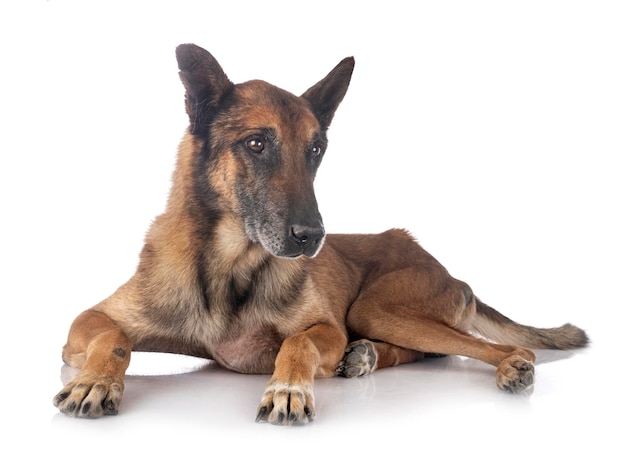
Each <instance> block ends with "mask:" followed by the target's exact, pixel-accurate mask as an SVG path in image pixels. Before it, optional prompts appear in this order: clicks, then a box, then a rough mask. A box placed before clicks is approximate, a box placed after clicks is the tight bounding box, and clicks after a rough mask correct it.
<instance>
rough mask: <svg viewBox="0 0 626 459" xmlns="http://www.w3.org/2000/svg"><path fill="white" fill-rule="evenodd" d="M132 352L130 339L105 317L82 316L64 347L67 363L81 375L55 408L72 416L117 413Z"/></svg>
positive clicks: (87, 313)
mask: <svg viewBox="0 0 626 459" xmlns="http://www.w3.org/2000/svg"><path fill="white" fill-rule="evenodd" d="M131 350H132V344H131V341H130V339H129V338H128V337H127V336H126V334H125V333H124V332H123V331H122V330H121V329H120V328H119V327H118V326H117V325H115V324H114V323H113V321H112V320H111V319H110V318H109V317H108V316H107V315H106V314H104V313H102V312H98V311H93V310H87V311H85V312H83V313H82V314H80V315H79V316H78V317H77V318H76V320H74V323H73V324H72V327H71V328H70V333H69V337H68V340H67V344H66V345H65V347H64V348H63V360H64V361H65V363H67V364H68V365H71V366H73V367H77V368H80V372H79V373H78V374H77V375H76V376H75V377H74V378H73V379H72V380H71V381H70V382H69V383H68V384H67V385H66V386H65V387H64V388H63V390H62V391H61V392H59V393H58V394H57V395H56V397H54V400H53V403H54V405H55V406H56V407H57V408H59V410H61V411H62V412H63V413H65V414H68V415H70V416H78V417H84V418H95V417H100V416H102V414H117V410H118V406H119V403H120V401H121V399H122V393H123V391H124V375H125V373H126V369H127V368H128V365H129V363H130V353H131Z"/></svg>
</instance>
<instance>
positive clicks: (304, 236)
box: [291, 225, 325, 248]
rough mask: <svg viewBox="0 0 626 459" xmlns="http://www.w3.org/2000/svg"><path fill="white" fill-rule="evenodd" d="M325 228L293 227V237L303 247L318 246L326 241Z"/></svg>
mask: <svg viewBox="0 0 626 459" xmlns="http://www.w3.org/2000/svg"><path fill="white" fill-rule="evenodd" d="M324 234H325V233H324V227H322V226H318V227H312V226H303V225H293V226H292V227H291V236H292V237H293V239H294V240H295V241H296V242H297V243H298V244H299V245H300V246H301V247H302V248H306V247H309V246H311V247H312V246H316V245H318V244H319V243H320V242H321V241H322V239H324Z"/></svg>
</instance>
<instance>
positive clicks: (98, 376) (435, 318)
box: [54, 44, 587, 424]
mask: <svg viewBox="0 0 626 459" xmlns="http://www.w3.org/2000/svg"><path fill="white" fill-rule="evenodd" d="M176 54H177V58H178V64H179V68H180V76H181V79H182V81H183V83H184V85H185V88H186V108H187V113H188V115H189V119H190V127H189V129H188V131H187V133H186V134H185V136H184V138H183V140H182V142H181V144H180V148H179V152H178V161H177V165H176V170H175V172H174V177H173V184H172V189H171V193H170V197H169V200H168V203H167V209H166V211H165V212H164V213H163V214H162V215H161V216H159V217H158V218H157V219H156V220H155V222H154V223H153V224H152V226H151V228H150V230H149V232H148V234H147V236H146V240H145V245H144V247H143V250H142V252H141V259H140V262H139V266H138V268H137V272H136V273H135V275H134V276H133V277H132V278H131V279H130V280H129V281H128V282H127V283H126V284H124V285H122V286H121V287H120V288H119V289H118V290H117V291H116V292H115V293H114V294H113V295H111V296H110V297H109V298H107V299H106V300H104V301H103V302H101V303H100V304H98V305H96V306H94V307H93V308H91V309H89V310H87V311H85V312H83V313H82V314H80V315H79V316H78V317H77V318H76V320H75V321H74V323H73V324H72V327H71V329H70V333H69V338H68V342H67V344H66V345H65V347H64V348H63V360H64V361H65V362H66V363H67V364H68V365H72V366H75V367H78V368H80V372H79V373H78V374H77V375H76V377H74V379H72V380H71V381H70V382H69V383H68V384H67V385H66V386H65V388H64V389H63V390H62V391H61V392H59V394H58V395H57V396H56V397H55V398H54V404H55V405H56V406H57V407H58V408H59V409H60V410H61V411H62V412H64V413H66V414H69V415H72V416H80V417H98V416H100V415H102V414H115V413H117V411H118V406H119V404H120V400H121V398H122V392H123V390H124V374H125V371H126V369H127V367H128V364H129V362H130V355H131V351H132V350H138V351H159V352H170V353H181V354H188V355H193V356H199V357H204V358H207V359H214V360H215V361H217V362H218V363H220V364H221V365H223V366H224V367H226V368H230V369H232V370H235V371H238V372H243V373H268V374H270V373H271V374H272V377H271V379H270V381H269V383H268V384H267V386H266V389H265V393H264V395H263V397H262V400H261V404H260V406H259V408H258V411H257V420H267V421H269V422H271V423H274V424H302V423H306V422H308V421H310V420H312V419H313V418H314V417H315V408H314V404H313V380H314V378H315V377H331V376H334V375H336V374H339V375H343V376H358V375H363V374H367V373H370V372H372V371H373V370H375V369H379V368H384V367H388V366H392V365H398V364H401V363H404V362H412V361H415V360H417V359H420V358H422V357H424V356H425V355H427V354H429V353H437V354H458V355H464V356H468V357H473V358H476V359H480V360H483V361H485V362H487V363H490V364H492V365H494V366H495V367H497V369H496V383H497V385H498V386H499V387H500V388H501V389H504V390H507V391H510V392H520V391H523V390H525V389H526V388H528V387H530V386H531V385H532V384H533V373H534V369H533V362H534V360H535V356H534V354H533V353H532V351H530V350H529V349H527V348H556V349H570V348H577V347H582V346H585V345H586V343H587V336H586V334H585V333H584V332H583V331H582V330H580V329H579V328H576V327H574V326H572V325H569V324H568V325H564V326H562V327H559V328H553V329H537V328H533V327H527V326H523V325H519V324H517V323H515V322H513V321H511V320H509V319H508V318H506V317H504V316H503V315H501V314H500V313H498V312H497V311H495V310H493V309H492V308H490V307H489V306H487V305H485V304H484V303H482V302H480V301H479V300H478V299H477V298H476V297H475V296H474V294H473V293H472V291H471V290H470V288H469V287H468V286H467V285H466V284H465V283H463V282H461V281H458V280H456V279H454V278H452V277H450V275H449V274H448V272H447V271H446V270H445V268H444V267H443V266H441V265H440V264H439V263H438V262H437V260H435V259H434V258H433V257H432V256H430V255H429V254H428V253H427V252H426V251H424V249H422V247H420V245H419V244H418V243H417V242H415V241H414V240H413V238H412V237H411V236H409V235H408V234H407V233H406V232H404V231H400V230H391V231H387V232H385V233H382V234H378V235H360V234H359V235H328V236H326V235H325V233H324V227H323V225H322V218H321V216H320V214H319V212H318V208H317V203H316V200H315V195H314V192H313V180H314V177H315V173H316V170H317V168H318V166H319V164H320V162H321V160H322V157H323V155H324V150H325V149H326V131H327V129H328V127H329V125H330V122H331V120H332V118H333V115H334V112H335V110H336V109H337V107H338V105H339V103H340V102H341V100H342V99H343V97H344V95H345V93H346V90H347V89H348V84H349V82H350V78H351V75H352V69H353V67H354V60H353V59H352V58H347V59H344V60H343V61H342V62H341V63H339V65H337V67H335V69H333V70H332V71H331V72H330V73H329V74H328V75H327V76H326V77H325V78H324V79H322V80H321V81H320V82H319V83H317V84H316V85H314V86H313V87H311V88H310V89H309V90H307V91H306V92H305V93H304V94H303V95H302V96H301V97H296V96H294V95H293V94H291V93H289V92H286V91H284V90H282V89H279V88H277V87H275V86H272V85H270V84H268V83H265V82H263V81H249V82H247V83H243V84H238V85H235V84H233V83H231V81H230V80H229V79H228V78H227V77H226V75H225V74H224V72H223V71H222V69H221V67H220V65H219V64H218V63H217V61H216V60H215V59H214V58H213V56H211V55H210V54H209V53H208V52H207V51H205V50H203V49H202V48H199V47H197V46H195V45H190V44H188V45H181V46H179V47H178V48H177V50H176ZM323 243H324V244H323ZM472 333H474V334H480V335H482V336H484V337H485V338H488V339H490V340H494V341H497V342H500V343H504V344H495V343H493V342H491V341H486V340H484V339H481V338H478V337H475V336H473V334H472ZM349 339H350V340H353V341H352V342H351V344H348V342H349Z"/></svg>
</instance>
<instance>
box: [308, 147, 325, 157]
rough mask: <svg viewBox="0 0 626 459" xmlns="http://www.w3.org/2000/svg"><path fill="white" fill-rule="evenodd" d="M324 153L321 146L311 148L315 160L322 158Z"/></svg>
mask: <svg viewBox="0 0 626 459" xmlns="http://www.w3.org/2000/svg"><path fill="white" fill-rule="evenodd" d="M323 152H324V150H323V149H322V147H320V146H319V145H313V146H312V147H311V156H313V157H314V158H317V157H318V156H321V154H322V153H323Z"/></svg>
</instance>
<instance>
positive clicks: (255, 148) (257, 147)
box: [246, 138, 265, 154]
mask: <svg viewBox="0 0 626 459" xmlns="http://www.w3.org/2000/svg"><path fill="white" fill-rule="evenodd" d="M246 147H248V150H250V151H251V152H252V153H256V154H259V153H263V150H265V142H263V140H261V139H258V138H253V139H249V140H247V141H246Z"/></svg>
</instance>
